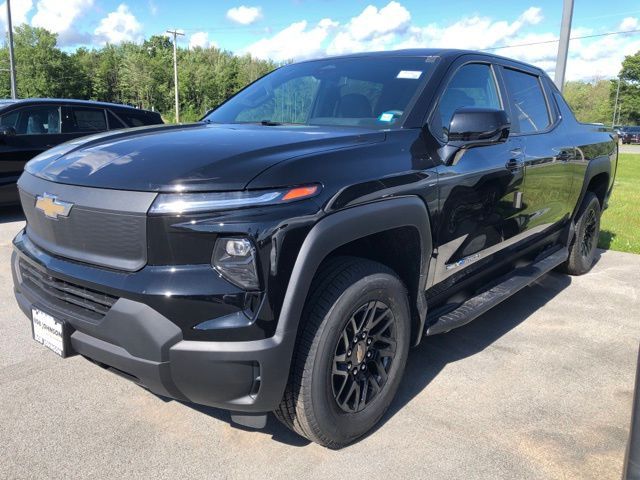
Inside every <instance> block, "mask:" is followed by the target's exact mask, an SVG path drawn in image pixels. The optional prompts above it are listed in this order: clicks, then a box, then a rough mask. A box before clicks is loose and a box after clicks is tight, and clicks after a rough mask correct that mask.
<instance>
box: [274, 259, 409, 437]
mask: <svg viewBox="0 0 640 480" xmlns="http://www.w3.org/2000/svg"><path fill="white" fill-rule="evenodd" d="M301 322H302V323H301V327H300V332H299V334H298V340H297V344H296V349H295V352H294V356H293V363H292V366H291V374H290V378H289V384H288V385H287V388H286V391H285V394H284V397H283V399H282V403H281V404H280V406H279V407H278V409H277V410H276V412H275V414H276V416H277V417H278V418H279V419H280V420H281V421H282V422H283V423H284V424H285V425H287V426H288V427H289V428H291V429H292V430H294V431H295V432H297V433H299V434H300V435H302V436H304V437H306V438H308V439H309V440H311V441H313V442H316V443H319V444H320V445H323V446H326V447H329V448H340V447H343V446H345V445H348V444H349V443H352V442H353V441H354V440H356V439H357V438H359V437H361V436H362V435H364V434H365V433H367V432H368V431H369V430H371V428H373V426H374V425H375V424H376V423H377V422H378V421H379V420H380V418H381V417H382V416H383V415H384V413H385V412H386V410H387V408H388V407H389V404H390V403H391V401H392V400H393V398H394V396H395V394H396V392H397V390H398V387H399V385H400V380H401V377H402V373H403V371H404V367H405V364H406V360H407V355H408V352H409V342H410V330H411V323H410V313H409V302H408V299H407V293H406V289H405V287H404V285H403V283H402V282H401V281H400V279H399V278H398V277H397V276H396V274H395V273H394V272H393V271H392V270H390V269H389V268H387V267H385V266H384V265H381V264H379V263H376V262H372V261H369V260H363V259H358V258H353V257H340V258H335V259H333V260H332V261H330V262H327V264H326V265H324V266H323V267H321V269H320V271H319V273H318V275H317V276H316V278H315V279H314V281H313V283H312V286H311V290H310V293H309V298H308V300H307V304H306V306H305V309H304V313H303V316H302V319H301Z"/></svg>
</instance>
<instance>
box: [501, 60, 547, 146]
mask: <svg viewBox="0 0 640 480" xmlns="http://www.w3.org/2000/svg"><path fill="white" fill-rule="evenodd" d="M504 80H505V83H506V86H507V91H508V92H509V97H510V98H511V104H512V107H513V110H514V112H513V115H514V116H515V117H516V118H517V121H518V124H519V127H520V132H521V133H532V132H539V131H541V130H545V129H546V128H547V127H548V126H549V125H550V124H551V121H550V117H549V110H548V108H547V101H546V98H545V96H544V92H543V91H542V85H541V84H540V79H539V77H537V76H536V75H531V74H529V73H524V72H520V71H518V70H512V69H510V68H505V69H504Z"/></svg>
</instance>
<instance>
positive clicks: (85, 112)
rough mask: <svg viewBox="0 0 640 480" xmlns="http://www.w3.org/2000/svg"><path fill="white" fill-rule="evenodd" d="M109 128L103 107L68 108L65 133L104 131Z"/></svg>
mask: <svg viewBox="0 0 640 480" xmlns="http://www.w3.org/2000/svg"><path fill="white" fill-rule="evenodd" d="M106 129H107V118H106V116H105V112H104V110H103V109H101V108H79V107H73V108H68V109H67V113H66V115H65V119H64V131H65V133H90V132H102V131H104V130H106Z"/></svg>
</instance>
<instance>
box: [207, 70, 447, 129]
mask: <svg viewBox="0 0 640 480" xmlns="http://www.w3.org/2000/svg"><path fill="white" fill-rule="evenodd" d="M435 60H436V59H435V58H433V57H429V58H420V57H362V58H349V59H331V60H317V61H312V62H302V63H298V64H293V65H287V66H285V67H282V68H279V69H278V70H275V71H274V72H272V73H270V74H269V75H267V76H265V77H263V78H261V79H260V80H258V81H257V82H255V83H254V84H252V85H250V86H249V87H247V88H246V89H245V90H243V91H241V92H240V93H238V94H237V95H236V96H234V97H232V98H231V99H230V100H229V101H227V102H226V103H224V104H222V105H221V106H220V107H218V108H217V109H215V110H214V111H213V112H211V113H209V114H208V115H207V116H206V117H205V118H204V120H205V121H209V122H215V123H260V122H263V121H269V122H277V123H294V124H303V125H344V126H364V127H373V128H389V127H391V126H392V125H394V124H396V123H397V122H398V121H399V119H400V118H401V117H402V115H403V114H404V113H405V111H406V110H407V109H408V107H409V104H410V101H411V99H412V98H413V97H414V95H415V94H416V93H417V92H418V91H419V89H420V87H421V86H422V85H423V82H424V81H425V80H426V79H427V77H428V75H429V74H430V72H431V70H432V68H433V64H434V62H435Z"/></svg>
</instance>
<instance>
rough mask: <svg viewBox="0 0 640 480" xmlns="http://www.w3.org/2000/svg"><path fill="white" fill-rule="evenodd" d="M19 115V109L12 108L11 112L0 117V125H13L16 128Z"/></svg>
mask: <svg viewBox="0 0 640 480" xmlns="http://www.w3.org/2000/svg"><path fill="white" fill-rule="evenodd" d="M19 116H20V111H19V110H14V111H13V112H9V113H7V114H5V115H2V116H1V117H0V125H2V126H3V127H13V128H16V123H18V117H19Z"/></svg>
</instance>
